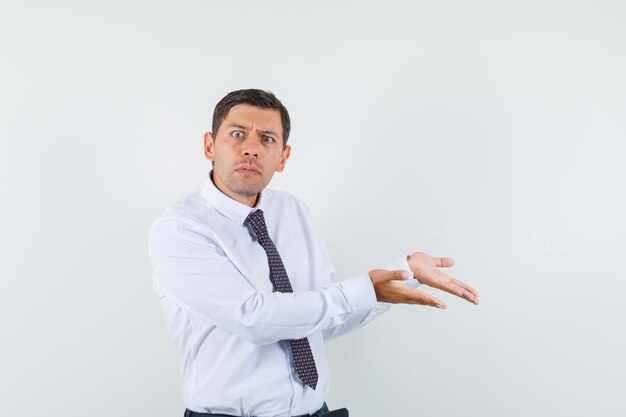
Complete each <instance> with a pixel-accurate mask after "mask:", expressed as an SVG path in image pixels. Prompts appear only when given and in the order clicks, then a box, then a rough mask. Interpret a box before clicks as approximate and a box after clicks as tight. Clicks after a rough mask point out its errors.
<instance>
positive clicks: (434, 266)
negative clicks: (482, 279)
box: [408, 252, 478, 304]
mask: <svg viewBox="0 0 626 417" xmlns="http://www.w3.org/2000/svg"><path fill="white" fill-rule="evenodd" d="M408 262H409V266H410V267H411V271H413V275H414V276H415V278H417V280H418V281H419V282H421V283H422V284H424V285H428V286H429V287H433V288H437V289H440V290H442V291H446V292H449V293H450V294H453V295H456V296H457V297H461V298H464V299H466V300H467V301H469V302H471V303H474V304H478V293H477V292H476V290H474V289H473V288H472V287H470V286H469V285H467V284H465V283H463V282H461V281H459V280H458V279H454V278H452V277H451V276H449V275H448V274H445V273H444V272H441V271H440V270H439V269H438V268H445V267H450V266H453V265H454V260H453V259H452V258H435V257H432V256H430V255H428V254H426V253H423V252H415V253H413V254H412V255H409V258H408Z"/></svg>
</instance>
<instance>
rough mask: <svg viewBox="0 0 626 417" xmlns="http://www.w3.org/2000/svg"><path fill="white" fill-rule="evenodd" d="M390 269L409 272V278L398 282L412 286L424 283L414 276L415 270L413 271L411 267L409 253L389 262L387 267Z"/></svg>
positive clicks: (415, 286)
mask: <svg viewBox="0 0 626 417" xmlns="http://www.w3.org/2000/svg"><path fill="white" fill-rule="evenodd" d="M385 269H386V270H388V271H406V272H407V273H408V274H409V277H411V278H409V279H407V280H404V281H398V283H403V284H405V285H407V286H409V287H411V288H417V287H419V286H420V285H422V283H421V282H419V281H418V280H417V278H415V276H413V271H411V267H410V266H409V255H405V256H403V257H401V258H399V259H396V260H395V261H393V262H392V263H390V264H388V265H387V266H386V267H385Z"/></svg>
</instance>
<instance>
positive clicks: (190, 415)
mask: <svg viewBox="0 0 626 417" xmlns="http://www.w3.org/2000/svg"><path fill="white" fill-rule="evenodd" d="M185 417H237V416H231V415H229V414H209V413H197V412H195V411H191V410H185ZM296 417H349V415H348V410H347V409H345V408H340V409H339V410H332V411H330V410H329V409H328V406H327V405H326V403H324V405H322V408H320V409H319V410H317V411H316V412H315V413H313V414H305V415H302V416H296Z"/></svg>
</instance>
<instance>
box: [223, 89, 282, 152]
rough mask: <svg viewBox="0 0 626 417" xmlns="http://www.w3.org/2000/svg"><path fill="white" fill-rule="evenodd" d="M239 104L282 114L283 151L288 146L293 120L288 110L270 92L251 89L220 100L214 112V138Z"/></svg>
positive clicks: (235, 92)
mask: <svg viewBox="0 0 626 417" xmlns="http://www.w3.org/2000/svg"><path fill="white" fill-rule="evenodd" d="M237 104H251V105H253V106H257V107H262V108H264V109H275V110H278V111H279V112H280V120H281V122H282V125H283V149H284V148H285V147H286V146H287V139H288V138H289V131H290V130H291V120H290V119H289V113H288V112H287V108H286V107H285V106H283V103H281V102H280V100H279V99H278V98H276V96H275V95H274V94H273V93H271V92H270V91H263V90H258V89H256V88H249V89H245V90H237V91H232V92H230V93H228V94H226V96H225V97H224V98H223V99H221V100H220V102H219V103H217V105H216V106H215V110H214V111H213V127H212V129H213V137H214V138H215V137H216V135H217V130H218V129H219V127H220V125H221V124H222V122H223V121H224V119H225V118H226V115H227V114H228V112H229V111H230V109H231V108H232V107H233V106H236V105H237Z"/></svg>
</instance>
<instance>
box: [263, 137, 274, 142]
mask: <svg viewBox="0 0 626 417" xmlns="http://www.w3.org/2000/svg"><path fill="white" fill-rule="evenodd" d="M263 140H264V141H265V142H268V143H269V142H274V138H273V137H271V136H263Z"/></svg>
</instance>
